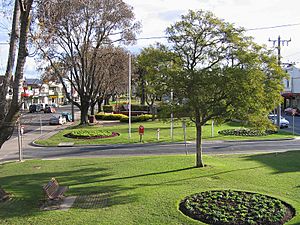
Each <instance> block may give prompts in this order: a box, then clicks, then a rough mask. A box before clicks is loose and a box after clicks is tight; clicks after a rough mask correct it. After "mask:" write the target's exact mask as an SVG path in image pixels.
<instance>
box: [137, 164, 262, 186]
mask: <svg viewBox="0 0 300 225" xmlns="http://www.w3.org/2000/svg"><path fill="white" fill-rule="evenodd" d="M262 167H263V166H256V167H250V168H242V169H235V170H227V171H222V172H214V173H210V174H204V175H197V176H194V177H189V178H183V179H176V180H171V181H165V182H160V183H155V184H150V183H140V184H137V185H136V186H137V187H150V186H160V185H176V184H181V183H182V182H186V181H191V180H196V179H199V178H211V179H213V180H219V179H222V178H221V177H220V176H219V175H223V174H228V173H235V172H239V171H247V170H256V169H259V168H262ZM193 168H194V169H203V168H196V167H193ZM208 168H209V167H208Z"/></svg>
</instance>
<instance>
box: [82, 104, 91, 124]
mask: <svg viewBox="0 0 300 225" xmlns="http://www.w3.org/2000/svg"><path fill="white" fill-rule="evenodd" d="M80 112H81V113H80V124H82V125H85V124H87V123H88V120H87V118H88V113H89V103H88V101H84V99H82V100H81V104H80Z"/></svg>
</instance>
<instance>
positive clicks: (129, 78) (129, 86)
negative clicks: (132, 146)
mask: <svg viewBox="0 0 300 225" xmlns="http://www.w3.org/2000/svg"><path fill="white" fill-rule="evenodd" d="M128 139H129V141H130V139H131V55H130V53H129V54H128Z"/></svg>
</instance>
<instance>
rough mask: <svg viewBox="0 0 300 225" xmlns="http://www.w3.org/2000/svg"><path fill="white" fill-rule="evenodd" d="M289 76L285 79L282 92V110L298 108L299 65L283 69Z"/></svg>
mask: <svg viewBox="0 0 300 225" xmlns="http://www.w3.org/2000/svg"><path fill="white" fill-rule="evenodd" d="M284 70H285V71H286V72H287V73H288V74H289V76H290V77H289V78H288V79H285V80H284V81H283V82H284V92H283V93H282V96H283V97H284V108H287V107H297V108H300V65H293V64H289V65H287V66H286V67H284Z"/></svg>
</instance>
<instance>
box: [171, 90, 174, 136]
mask: <svg viewBox="0 0 300 225" xmlns="http://www.w3.org/2000/svg"><path fill="white" fill-rule="evenodd" d="M171 104H173V91H171ZM172 107H173V106H172ZM173 129H174V115H173V109H172V112H171V130H170V135H171V141H173V140H174V138H173Z"/></svg>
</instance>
